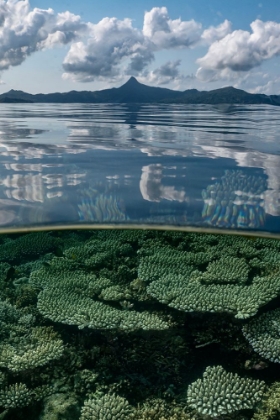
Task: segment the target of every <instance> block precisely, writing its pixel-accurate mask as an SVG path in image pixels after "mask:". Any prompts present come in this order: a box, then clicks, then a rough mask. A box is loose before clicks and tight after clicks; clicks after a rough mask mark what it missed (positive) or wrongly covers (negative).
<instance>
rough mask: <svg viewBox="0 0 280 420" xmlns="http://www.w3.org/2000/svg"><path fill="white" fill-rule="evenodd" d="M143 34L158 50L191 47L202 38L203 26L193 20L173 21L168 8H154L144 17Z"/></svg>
mask: <svg viewBox="0 0 280 420" xmlns="http://www.w3.org/2000/svg"><path fill="white" fill-rule="evenodd" d="M143 34H144V36H145V37H147V38H149V39H150V40H151V41H152V42H153V44H154V45H155V46H156V47H157V48H158V49H169V48H178V47H191V46H193V45H195V44H196V43H197V42H198V41H199V40H200V37H201V24H200V23H198V22H195V21H194V20H193V19H192V20H189V21H182V20H181V19H180V18H179V19H174V20H171V19H170V18H169V16H168V11H167V8H166V7H154V8H153V9H152V10H151V11H150V12H146V13H145V16H144V25H143Z"/></svg>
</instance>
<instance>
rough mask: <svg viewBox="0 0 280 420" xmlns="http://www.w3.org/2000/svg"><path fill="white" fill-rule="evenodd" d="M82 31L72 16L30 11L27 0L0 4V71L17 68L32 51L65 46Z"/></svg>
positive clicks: (83, 27)
mask: <svg viewBox="0 0 280 420" xmlns="http://www.w3.org/2000/svg"><path fill="white" fill-rule="evenodd" d="M86 29H87V24H85V23H83V22H82V21H81V18H80V16H77V15H74V14H72V13H69V12H64V13H59V14H57V15H56V14H55V13H54V11H53V10H52V9H47V10H45V9H39V8H37V7H36V8H34V9H32V10H31V9H30V4H29V1H28V0H19V1H18V0H0V39H1V43H0V70H5V69H8V68H9V67H10V66H17V65H19V64H21V63H22V62H23V61H24V60H25V59H26V57H27V56H29V55H31V54H32V53H34V52H35V51H39V50H42V49H44V48H49V47H52V46H54V45H57V44H66V43H68V42H70V41H72V40H73V39H75V38H76V37H77V36H78V34H79V33H80V32H81V31H84V30H86Z"/></svg>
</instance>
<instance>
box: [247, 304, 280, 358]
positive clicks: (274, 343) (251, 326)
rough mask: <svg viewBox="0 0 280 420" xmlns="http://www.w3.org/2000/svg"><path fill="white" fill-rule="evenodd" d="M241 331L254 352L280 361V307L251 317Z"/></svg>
mask: <svg viewBox="0 0 280 420" xmlns="http://www.w3.org/2000/svg"><path fill="white" fill-rule="evenodd" d="M242 331H243V335H244V337H245V338H246V339H247V340H248V341H249V343H250V344H251V346H252V347H253V349H254V350H255V352H256V353H258V354H260V355H261V356H263V357H264V358H265V359H268V360H270V361H271V362H274V363H280V309H275V310H274V311H270V312H267V313H265V314H262V315H260V316H259V317H257V318H254V319H252V320H251V321H250V322H249V323H248V324H246V325H244V327H243V328H242Z"/></svg>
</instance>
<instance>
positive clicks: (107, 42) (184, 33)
mask: <svg viewBox="0 0 280 420" xmlns="http://www.w3.org/2000/svg"><path fill="white" fill-rule="evenodd" d="M89 28H90V34H89V38H88V40H87V42H78V43H73V44H72V45H71V48H70V50H69V52H68V54H67V55H66V57H65V59H64V62H63V68H64V70H65V72H64V74H63V78H65V79H72V80H76V81H80V82H89V81H93V80H95V79H96V78H98V79H104V78H109V77H110V78H112V77H117V76H118V75H119V74H120V73H122V74H130V75H134V76H137V75H139V74H141V72H143V71H144V70H145V69H146V68H147V66H148V65H149V64H150V63H151V62H152V61H153V60H154V53H155V52H156V51H159V50H161V49H169V48H183V47H184V48H189V47H191V46H193V45H195V43H197V42H198V41H199V40H200V38H201V25H200V24H199V23H196V22H195V21H194V20H190V21H182V20H181V19H175V20H171V19H170V18H169V16H168V12H167V9H166V7H154V8H153V9H152V10H151V11H149V12H145V15H144V25H143V30H142V31H141V30H138V29H136V28H134V27H133V26H132V21H131V20H130V19H124V20H118V19H117V18H115V17H113V18H109V17H106V18H104V19H102V20H101V21H100V22H98V23H97V24H89ZM122 65H123V66H124V65H126V67H125V68H122V67H121V66H122ZM177 65H178V64H177ZM171 67H172V66H171ZM175 69H176V66H175V68H174V69H173V71H174V70H175ZM161 71H164V69H162V70H161ZM175 71H176V70H175Z"/></svg>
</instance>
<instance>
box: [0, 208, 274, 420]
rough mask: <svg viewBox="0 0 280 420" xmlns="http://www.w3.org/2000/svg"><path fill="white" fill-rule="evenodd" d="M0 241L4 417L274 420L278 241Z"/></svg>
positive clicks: (135, 236) (101, 233)
mask: <svg viewBox="0 0 280 420" xmlns="http://www.w3.org/2000/svg"><path fill="white" fill-rule="evenodd" d="M102 217H103V216H102ZM0 243H1V249H0V261H1V262H0V286H1V288H0V290H1V292H0V339H1V343H0V418H3V419H5V420H10V419H13V420H22V418H23V417H26V418H28V419H29V420H44V419H53V420H59V419H63V418H65V419H66V418H67V419H71V420H87V419H93V418H94V419H95V418H96V419H104V420H105V419H106V420H107V419H109V418H112V419H116V420H117V419H129V418H133V419H135V420H211V419H215V420H216V419H219V420H220V419H221V420H222V419H223V420H234V419H235V420H237V419H238V420H241V419H242V420H250V419H252V418H253V419H254V420H265V419H267V420H268V419H269V420H274V419H277V416H278V415H279V404H278V400H279V387H280V378H278V376H277V375H278V372H279V374H280V371H278V370H277V369H278V366H279V361H280V356H279V354H280V351H279V348H280V347H279V318H280V312H279V309H274V308H275V307H277V306H279V302H280V280H279V279H280V268H279V267H280V252H279V251H280V242H279V241H275V240H270V239H262V238H248V237H242V236H223V235H206V234H198V233H189V234H187V233H182V232H163V231H162V232H158V231H151V230H141V231H140V230H96V231H86V230H85V231H80V232H79V231H75V232H55V231H52V232H48V233H43V232H40V233H38V234H37V233H36V234H33V233H31V234H25V235H19V234H18V235H15V236H13V235H6V236H5V235H2V237H0ZM37 244H38V246H37ZM8 254H9V255H8ZM260 308H261V311H262V314H261V315H258V311H259V309H260ZM262 358H264V360H262ZM265 359H267V362H266V361H265ZM268 360H269V361H270V362H274V363H269V362H268ZM203 371H204V374H203V376H202V379H201V374H202V372H203ZM233 372H234V373H233ZM278 379H279V381H278Z"/></svg>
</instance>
